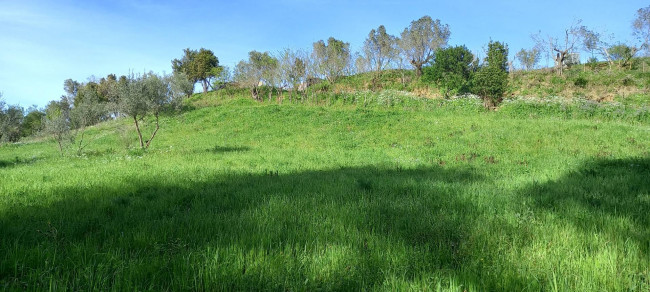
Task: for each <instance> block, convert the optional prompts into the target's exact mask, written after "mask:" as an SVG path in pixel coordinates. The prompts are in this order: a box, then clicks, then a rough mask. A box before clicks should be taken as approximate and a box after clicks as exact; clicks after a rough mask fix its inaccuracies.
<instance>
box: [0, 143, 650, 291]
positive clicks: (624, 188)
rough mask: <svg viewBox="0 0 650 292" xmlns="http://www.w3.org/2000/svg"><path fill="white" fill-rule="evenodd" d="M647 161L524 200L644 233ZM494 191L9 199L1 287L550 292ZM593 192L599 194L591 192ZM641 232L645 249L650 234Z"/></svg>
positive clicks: (456, 174)
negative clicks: (483, 197) (488, 196)
mask: <svg viewBox="0 0 650 292" xmlns="http://www.w3.org/2000/svg"><path fill="white" fill-rule="evenodd" d="M235 151H237V150H235ZM243 151H246V150H243ZM649 164H650V163H649V162H648V160H634V161H632V160H626V161H599V162H595V163H593V164H586V165H585V166H584V167H583V168H581V169H582V170H580V171H577V172H575V173H571V174H568V175H567V176H566V177H564V178H562V179H560V180H558V181H556V182H553V183H549V184H545V185H542V186H538V185H534V186H530V187H527V188H525V189H523V190H520V191H521V193H522V194H524V195H525V196H526V197H525V198H528V199H531V200H533V201H534V203H535V208H538V209H541V210H547V211H548V212H556V213H557V214H560V215H561V216H562V217H563V218H566V219H565V220H567V222H570V223H571V224H575V225H576V226H584V228H594V226H595V227H599V226H600V225H599V224H602V222H601V221H598V218H597V217H598V216H601V217H602V215H607V216H626V217H629V218H631V219H630V220H633V222H634V224H637V225H638V227H639V229H638V230H640V231H641V232H646V233H645V234H647V228H645V227H643V225H642V224H647V223H648V215H647V214H646V213H643V212H642V211H643V210H648V208H649V207H650V206H648V205H647V204H648V202H647V201H644V199H643V197H642V196H641V195H643V194H647V193H648V185H647V184H644V179H647V178H648V175H647V174H648V169H649V167H648V166H649ZM630 165H634V166H633V167H632V168H630ZM490 183H491V182H490V181H489V179H488V178H486V177H483V176H482V175H480V174H478V173H477V172H476V171H475V170H474V169H472V168H470V167H469V166H467V167H458V168H452V167H442V166H432V167H427V168H417V169H399V168H398V169H394V168H381V167H373V166H368V167H356V168H340V169H331V170H314V171H303V172H297V173H280V172H277V171H270V172H269V171H267V172H266V173H256V174H247V173H244V174H219V175H214V176H211V177H206V178H200V179H197V178H196V177H189V176H188V177H182V176H181V177H178V176H176V177H157V178H149V179H145V178H136V177H134V178H129V179H128V180H127V181H126V182H125V183H124V184H118V185H110V184H105V185H91V186H74V187H66V188H60V189H56V190H52V191H51V193H48V194H47V196H46V194H44V199H46V200H48V201H49V202H50V203H47V202H42V203H38V202H37V203H34V202H32V203H31V204H32V205H21V204H14V205H13V206H12V207H11V208H7V209H4V210H2V213H0V234H2V237H0V285H1V286H4V287H7V288H9V289H24V290H43V289H46V288H49V287H51V285H52V283H54V284H55V285H57V287H65V288H67V289H70V290H95V289H97V290H99V289H101V290H108V289H115V290H145V289H146V290H370V289H376V288H386V289H390V288H387V287H390V286H389V285H387V284H386V283H390V282H391V281H401V282H404V283H406V285H408V283H415V284H413V285H414V286H411V287H427V285H435V283H436V282H438V284H440V283H442V285H443V286H445V285H447V284H449V285H447V286H451V283H452V282H454V283H461V284H463V285H464V286H463V287H459V288H458V289H459V290H462V289H469V290H471V288H468V287H471V286H472V285H474V286H477V287H480V289H485V290H493V291H513V290H526V289H528V290H535V289H549V287H548V286H545V285H547V284H548V283H546V282H547V280H548V279H538V278H537V277H538V276H539V275H538V274H530V273H529V274H527V273H526V272H520V270H518V269H519V268H520V267H519V266H517V265H516V264H515V263H513V262H510V260H509V259H508V257H507V255H508V254H507V253H506V254H505V255H504V248H506V247H504V246H506V245H507V244H508V243H505V244H504V242H513V241H515V240H511V239H508V238H509V237H511V238H512V239H516V240H522V239H523V238H525V237H526V235H525V234H524V235H521V234H522V232H526V230H525V229H523V228H519V227H517V226H514V225H508V224H503V226H497V225H499V222H501V221H499V220H493V221H492V222H489V224H486V221H489V220H491V219H490V217H491V216H494V213H493V211H492V210H491V208H493V207H494V206H487V207H485V206H481V205H480V204H476V202H474V201H473V199H472V195H471V193H472V192H473V191H475V190H476V185H477V184H479V185H480V184H490ZM610 183H611V184H615V186H614V187H610V186H609V184H610ZM616 186H618V189H617V188H616ZM597 190H600V194H601V196H599V197H594V196H593V195H589V194H593V193H594V192H595V191H597ZM603 190H604V191H603ZM618 196H622V198H621V199H616V197H618ZM45 197H46V198H45ZM594 200H595V201H594ZM567 202H575V203H573V204H574V205H576V206H583V207H584V208H586V209H587V210H591V211H593V212H594V213H595V214H594V215H593V216H591V215H590V216H591V217H587V219H589V220H591V221H589V220H587V221H584V218H578V217H572V216H574V215H573V214H572V211H575V209H572V208H564V207H563V206H565V205H566V203H567ZM481 208H486V209H481ZM488 209H490V210H488ZM536 210H537V209H536ZM583 213H584V212H583ZM504 223H506V222H504ZM645 226H647V225H645ZM627 231H628V230H617V229H614V232H619V233H620V234H622V233H624V232H627ZM634 236H635V237H634V240H636V241H638V242H639V243H643V242H647V238H645V239H644V238H643V233H639V234H638V236H637V235H634ZM644 240H645V241H644ZM645 254H647V250H646V251H645ZM531 264H534V263H531ZM431 281H432V283H431ZM545 281H546V282H545ZM398 287H400V286H398ZM401 287H403V286H401ZM429 287H432V286H429ZM432 289H433V288H432Z"/></svg>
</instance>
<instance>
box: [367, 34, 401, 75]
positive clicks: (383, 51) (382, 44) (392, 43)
mask: <svg viewBox="0 0 650 292" xmlns="http://www.w3.org/2000/svg"><path fill="white" fill-rule="evenodd" d="M363 51H364V53H365V55H366V58H367V59H368V60H369V61H370V62H369V63H370V66H371V68H372V69H373V70H375V71H377V72H380V71H381V70H384V69H385V67H386V66H387V65H388V64H389V63H390V62H391V61H392V60H393V59H395V56H396V55H397V53H398V49H397V37H396V36H393V35H389V34H388V33H386V28H385V27H384V26H383V25H380V26H379V27H378V28H377V29H376V30H375V29H372V30H371V31H370V33H369V34H368V38H366V41H365V42H364V44H363Z"/></svg>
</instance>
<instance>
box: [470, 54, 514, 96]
mask: <svg viewBox="0 0 650 292" xmlns="http://www.w3.org/2000/svg"><path fill="white" fill-rule="evenodd" d="M507 63H508V46H507V45H505V44H502V43H500V42H493V41H490V43H489V44H488V52H487V57H486V58H485V62H484V63H483V64H482V66H481V67H480V68H479V70H478V71H477V72H476V74H474V77H473V78H472V86H473V91H474V93H475V94H477V95H478V96H480V97H481V98H482V99H483V104H484V106H485V107H486V108H494V107H496V106H497V105H499V103H501V101H502V100H503V95H504V94H505V92H506V89H507V87H508V71H507Z"/></svg>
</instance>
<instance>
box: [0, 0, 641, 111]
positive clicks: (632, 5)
mask: <svg viewBox="0 0 650 292" xmlns="http://www.w3.org/2000/svg"><path fill="white" fill-rule="evenodd" d="M647 6H648V2H646V1H637V0H624V1H601V0H594V1H555V0H551V1H539V0H538V1H525V0H521V1H520V0H492V1H462V0H457V1H335V0H321V1H314V0H304V1H300V0H280V1H128V0H115V1H30V0H0V92H2V93H3V97H4V99H5V100H6V101H7V103H9V104H20V105H22V106H24V107H28V106H30V105H32V104H36V105H38V106H44V105H45V104H46V103H47V102H48V101H50V100H54V99H58V97H59V96H61V95H62V94H63V80H65V79H67V78H72V79H75V80H78V81H83V82H85V81H86V80H87V79H88V77H90V76H91V75H94V76H96V77H97V78H101V77H103V76H106V75H107V74H110V73H114V74H117V75H118V76H119V75H125V74H127V73H128V72H129V71H130V70H133V71H136V72H144V71H154V72H158V73H162V72H163V71H164V72H167V73H169V72H170V71H171V60H172V59H174V58H178V57H180V56H181V55H182V51H183V49H184V48H188V47H189V48H192V49H199V48H201V47H204V48H207V49H210V50H212V51H213V52H214V53H215V55H217V57H218V58H219V60H220V63H221V64H222V65H227V66H230V67H231V68H232V67H233V66H234V65H235V64H236V63H237V62H238V61H239V60H241V59H244V58H246V57H247V54H248V52H249V51H251V50H258V51H270V52H276V51H278V50H280V49H282V48H287V47H288V48H294V49H305V50H306V49H310V48H311V44H312V43H313V42H315V41H318V40H320V39H327V38H328V37H330V36H333V37H335V38H337V39H341V40H343V41H346V42H349V43H350V44H351V46H352V49H353V50H358V49H359V48H360V47H361V46H362V44H363V41H364V39H365V38H366V36H367V35H368V32H369V31H370V30H371V29H373V28H376V27H378V26H379V25H382V24H383V25H384V26H386V29H387V31H388V32H389V33H391V34H394V35H399V33H400V32H401V31H402V30H403V29H404V28H405V27H407V26H408V25H409V23H410V22H411V21H413V20H416V19H418V18H420V17H422V16H424V15H429V16H431V17H432V18H434V19H436V18H438V19H440V20H441V21H442V22H443V23H447V24H449V26H450V29H451V39H450V44H451V45H462V44H464V45H466V46H467V47H468V48H469V49H470V50H472V51H475V52H481V51H482V48H483V47H484V46H485V44H486V43H487V42H488V41H489V40H490V39H492V40H496V41H503V42H505V43H507V44H508V45H509V47H510V53H511V55H512V54H514V52H516V51H518V50H519V49H521V48H530V47H532V46H533V41H532V40H531V38H530V35H531V34H533V33H536V32H538V31H540V30H541V31H542V32H543V33H544V34H550V35H553V36H560V35H561V33H562V32H563V29H564V28H566V27H568V26H570V25H571V24H572V23H573V22H574V21H575V20H577V19H582V20H583V24H584V25H586V26H588V27H590V28H592V29H595V30H598V31H607V32H608V33H610V34H614V35H615V39H616V40H617V41H621V42H630V43H633V44H636V43H635V42H634V39H633V38H632V35H631V32H632V29H631V23H632V20H633V19H634V17H635V13H636V10H638V9H639V8H642V7H647ZM556 7H562V9H559V10H558V9H555V8H556ZM541 63H542V64H545V63H546V62H545V61H542V62H541Z"/></svg>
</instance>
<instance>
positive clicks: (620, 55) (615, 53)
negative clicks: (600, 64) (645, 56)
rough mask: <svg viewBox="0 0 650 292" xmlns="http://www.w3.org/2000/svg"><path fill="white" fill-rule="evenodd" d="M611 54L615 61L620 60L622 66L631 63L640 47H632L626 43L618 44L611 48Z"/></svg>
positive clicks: (619, 63)
mask: <svg viewBox="0 0 650 292" xmlns="http://www.w3.org/2000/svg"><path fill="white" fill-rule="evenodd" d="M608 51H609V54H610V56H611V58H612V60H613V61H618V65H619V66H620V67H621V68H622V67H625V66H626V65H628V64H630V65H631V63H630V60H632V58H633V57H634V55H636V53H637V52H638V49H637V48H635V47H630V46H628V45H625V44H618V45H615V46H612V47H611V48H609V50H608Z"/></svg>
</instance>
